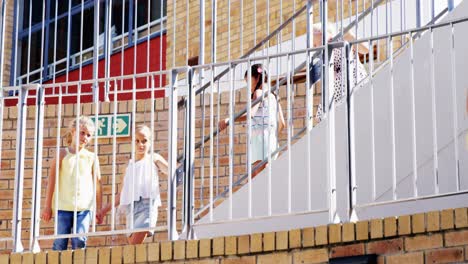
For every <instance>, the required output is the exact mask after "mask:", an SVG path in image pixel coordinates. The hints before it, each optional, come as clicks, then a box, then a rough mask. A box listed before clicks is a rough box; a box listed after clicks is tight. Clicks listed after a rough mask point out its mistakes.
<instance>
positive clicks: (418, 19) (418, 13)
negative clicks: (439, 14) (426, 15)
mask: <svg viewBox="0 0 468 264" xmlns="http://www.w3.org/2000/svg"><path fill="white" fill-rule="evenodd" d="M421 15H422V6H421V0H416V27H417V28H420V27H421V24H422V21H421V20H422V19H421Z"/></svg>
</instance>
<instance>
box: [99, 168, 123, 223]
mask: <svg viewBox="0 0 468 264" xmlns="http://www.w3.org/2000/svg"><path fill="white" fill-rule="evenodd" d="M124 178H125V175H122V176H120V182H121V183H122V188H123V184H124ZM119 205H120V192H117V194H116V195H115V200H114V207H117V206H119ZM111 209H112V204H111V203H110V202H109V203H107V204H106V205H104V206H103V207H102V209H101V211H98V214H99V217H101V218H102V219H103V220H104V216H105V215H106V214H107V213H108V212H109V211H110V210H111Z"/></svg>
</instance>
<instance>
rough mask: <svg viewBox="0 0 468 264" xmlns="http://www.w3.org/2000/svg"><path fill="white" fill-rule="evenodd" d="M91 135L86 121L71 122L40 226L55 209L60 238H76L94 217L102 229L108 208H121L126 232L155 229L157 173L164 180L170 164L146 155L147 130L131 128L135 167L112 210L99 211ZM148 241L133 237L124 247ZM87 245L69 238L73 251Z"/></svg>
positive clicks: (58, 243)
mask: <svg viewBox="0 0 468 264" xmlns="http://www.w3.org/2000/svg"><path fill="white" fill-rule="evenodd" d="M94 132H95V126H94V123H93V122H92V120H91V119H90V118H88V117H86V116H81V117H79V118H78V119H73V120H72V121H71V122H70V126H69V128H68V131H67V134H66V136H65V140H66V143H67V147H65V148H63V149H61V150H60V152H59V153H58V154H57V155H56V157H55V158H54V159H52V160H51V163H50V173H49V179H48V185H47V191H46V201H45V206H44V208H43V210H42V214H41V218H42V220H44V221H45V222H48V221H50V219H51V218H52V213H53V209H55V210H57V214H56V219H55V221H56V222H57V234H58V235H63V234H71V233H73V232H74V230H75V229H76V233H77V234H80V233H87V232H88V230H89V226H90V224H91V221H92V219H93V217H96V222H97V223H98V224H101V223H102V222H103V220H104V217H105V215H106V214H107V213H108V212H109V211H110V210H111V209H112V206H120V208H122V209H123V210H124V211H125V213H126V226H127V229H131V228H142V229H149V228H154V227H155V226H156V220H157V213H158V207H159V206H161V198H160V192H159V173H163V174H167V173H168V172H167V171H168V164H167V162H166V160H165V159H164V158H163V157H161V155H159V154H157V153H150V149H151V140H152V138H153V137H152V132H151V130H150V128H149V127H148V126H146V125H139V126H137V127H136V128H135V155H134V157H135V161H132V160H130V161H129V163H128V166H127V170H126V172H125V174H124V175H123V178H122V181H121V182H123V187H122V189H121V192H120V194H118V195H117V196H116V199H115V204H114V205H112V204H110V203H108V204H106V205H105V206H102V199H101V196H102V192H101V174H100V170H99V159H98V158H97V155H95V154H94V153H93V152H90V151H89V150H87V149H86V147H87V145H88V143H89V142H90V140H91V139H92V137H93V134H94ZM56 166H58V169H57V167H56ZM56 172H58V175H56ZM75 176H76V177H75ZM56 185H58V186H56ZM56 187H58V192H57V193H55V190H56ZM55 195H57V197H55ZM94 197H95V199H94ZM132 204H133V205H132ZM150 209H151V210H150ZM75 212H76V215H75ZM75 218H76V222H75V221H74V219H75ZM148 235H152V232H151V231H141V232H134V233H132V234H130V236H129V237H128V242H129V243H130V244H139V243H142V242H143V240H144V239H145V238H146V236H148ZM86 239H87V237H86V236H82V237H73V238H71V246H72V249H77V248H84V247H86ZM68 240H69V239H68V238H58V239H56V240H55V241H54V244H53V249H54V250H66V249H67V246H68Z"/></svg>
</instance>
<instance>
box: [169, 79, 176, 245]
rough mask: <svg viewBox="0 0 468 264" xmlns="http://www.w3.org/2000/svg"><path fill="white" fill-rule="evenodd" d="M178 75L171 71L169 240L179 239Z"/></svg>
mask: <svg viewBox="0 0 468 264" xmlns="http://www.w3.org/2000/svg"><path fill="white" fill-rule="evenodd" d="M177 76H178V72H177V71H175V70H173V71H172V72H171V88H170V89H171V90H170V94H169V150H168V153H169V179H168V184H169V186H168V188H167V189H168V192H169V193H168V198H169V199H168V207H167V210H168V212H167V215H168V217H167V230H168V237H169V240H176V239H178V234H177V226H176V223H177Z"/></svg>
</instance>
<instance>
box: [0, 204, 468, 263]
mask: <svg viewBox="0 0 468 264" xmlns="http://www.w3.org/2000/svg"><path fill="white" fill-rule="evenodd" d="M364 254H376V255H377V263H382V264H383V263H387V264H393V263H397V264H399V263H412V264H424V263H466V262H468V215H467V209H466V208H458V209H455V210H454V209H448V210H444V211H434V212H428V213H421V214H414V215H406V216H400V217H390V218H385V219H374V220H370V221H360V222H357V223H346V224H333V225H328V226H319V227H315V228H314V227H311V228H304V229H296V230H289V231H278V232H270V233H259V234H250V235H244V236H238V237H235V236H232V237H216V238H212V239H202V240H188V241H184V240H178V241H174V242H160V243H148V244H142V245H137V246H123V247H122V246H115V247H111V248H109V247H102V248H88V249H86V250H75V251H70V250H69V251H62V252H53V251H49V252H41V253H38V254H32V253H25V254H11V255H0V261H1V262H2V263H8V261H10V263H11V264H17V263H18V264H19V263H33V261H35V263H49V264H52V263H59V262H60V263H71V262H75V263H97V262H99V263H148V262H161V263H186V264H202V263H203V264H240V263H247V264H261V263H278V264H291V263H311V264H312V263H328V262H329V260H330V259H332V258H339V257H351V256H359V255H364Z"/></svg>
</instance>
